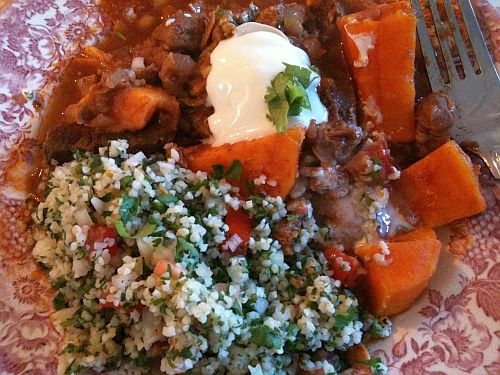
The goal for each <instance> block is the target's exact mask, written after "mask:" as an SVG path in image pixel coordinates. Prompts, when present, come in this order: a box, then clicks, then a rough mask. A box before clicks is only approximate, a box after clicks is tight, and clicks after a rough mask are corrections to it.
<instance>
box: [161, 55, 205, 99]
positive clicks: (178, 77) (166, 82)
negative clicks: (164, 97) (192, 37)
mask: <svg viewBox="0 0 500 375" xmlns="http://www.w3.org/2000/svg"><path fill="white" fill-rule="evenodd" d="M195 71H196V62H195V61H194V60H193V59H192V58H191V56H189V55H183V54H180V53H173V52H170V53H169V54H168V56H167V58H166V59H165V60H163V63H162V65H161V70H160V79H161V81H162V83H163V87H164V88H165V90H167V92H168V93H169V94H170V95H175V96H186V90H185V87H184V85H185V84H186V82H187V81H188V80H189V79H190V78H191V77H192V76H193V74H194V73H195Z"/></svg>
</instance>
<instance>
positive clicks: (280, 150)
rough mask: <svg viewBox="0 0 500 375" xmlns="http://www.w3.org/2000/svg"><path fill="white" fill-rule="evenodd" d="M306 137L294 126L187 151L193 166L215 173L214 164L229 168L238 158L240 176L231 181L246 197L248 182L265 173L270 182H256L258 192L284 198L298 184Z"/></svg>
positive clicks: (196, 168) (189, 161) (195, 169)
mask: <svg viewBox="0 0 500 375" xmlns="http://www.w3.org/2000/svg"><path fill="white" fill-rule="evenodd" d="M303 139H304V133H303V130H302V129H301V128H292V129H289V130H288V131H286V132H285V133H280V134H272V135H269V136H267V137H263V138H259V139H255V140H251V141H242V142H237V143H233V144H225V145H222V146H219V147H210V146H207V145H200V146H194V147H189V148H187V149H185V150H184V153H185V155H186V159H187V162H188V166H189V168H190V169H192V170H193V171H205V172H208V173H211V172H212V166H213V165H218V164H220V165H223V166H224V170H227V169H228V168H229V167H230V165H231V164H232V163H233V161H234V160H239V161H240V162H241V164H242V166H243V171H242V174H241V176H240V178H239V179H229V178H228V180H229V181H230V182H231V184H233V185H234V186H238V187H239V188H240V193H241V194H242V195H243V196H246V195H247V194H248V193H249V191H248V186H247V185H248V184H247V183H248V182H249V181H250V182H253V180H254V179H256V178H259V177H260V176H261V175H265V176H266V177H267V181H268V183H267V184H265V185H256V186H255V192H259V191H265V192H266V193H267V194H269V195H271V196H281V197H285V196H287V195H288V193H289V192H290V190H291V189H292V187H293V184H294V183H295V174H296V171H297V165H298V161H299V153H300V146H301V143H302V140H303ZM269 182H271V184H269Z"/></svg>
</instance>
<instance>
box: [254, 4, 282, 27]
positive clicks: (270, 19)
mask: <svg viewBox="0 0 500 375" xmlns="http://www.w3.org/2000/svg"><path fill="white" fill-rule="evenodd" d="M283 8H284V5H283V4H278V5H275V6H271V7H267V8H265V9H263V10H262V11H261V12H260V13H259V15H258V16H257V20H256V21H257V22H258V23H263V24H266V25H269V26H272V27H277V28H279V29H281V28H282V26H283Z"/></svg>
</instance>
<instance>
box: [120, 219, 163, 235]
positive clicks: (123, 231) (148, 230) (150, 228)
mask: <svg viewBox="0 0 500 375" xmlns="http://www.w3.org/2000/svg"><path fill="white" fill-rule="evenodd" d="M114 224H115V228H116V231H117V232H118V234H119V235H120V237H122V238H133V239H135V240H139V239H141V238H144V237H147V236H149V235H150V234H152V233H154V231H155V230H156V225H154V224H151V223H147V224H146V225H144V226H143V227H142V228H141V229H140V230H139V231H138V232H137V233H136V234H135V235H134V236H131V235H130V233H129V232H127V228H125V224H124V223H123V221H121V220H117V221H115V222H114Z"/></svg>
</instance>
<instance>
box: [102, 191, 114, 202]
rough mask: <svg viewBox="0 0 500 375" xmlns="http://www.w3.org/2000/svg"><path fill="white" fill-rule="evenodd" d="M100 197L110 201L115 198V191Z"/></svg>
mask: <svg viewBox="0 0 500 375" xmlns="http://www.w3.org/2000/svg"><path fill="white" fill-rule="evenodd" d="M99 199H100V200H102V201H103V202H109V201H110V200H112V199H113V193H112V192H109V193H108V194H106V195H105V196H103V197H100V198H99Z"/></svg>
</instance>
